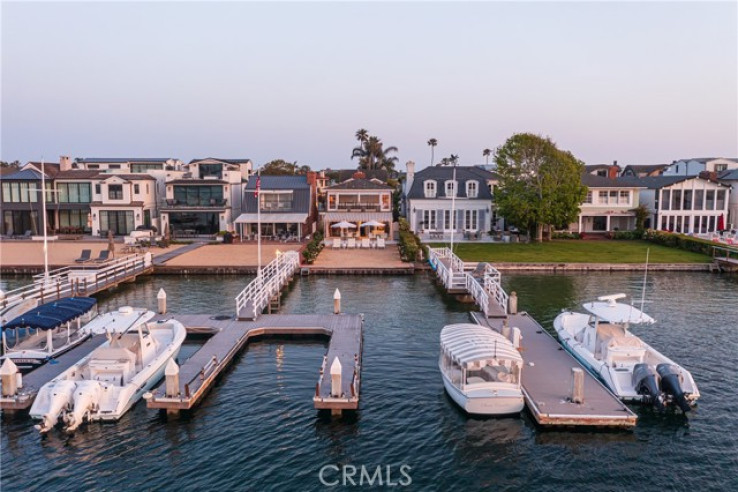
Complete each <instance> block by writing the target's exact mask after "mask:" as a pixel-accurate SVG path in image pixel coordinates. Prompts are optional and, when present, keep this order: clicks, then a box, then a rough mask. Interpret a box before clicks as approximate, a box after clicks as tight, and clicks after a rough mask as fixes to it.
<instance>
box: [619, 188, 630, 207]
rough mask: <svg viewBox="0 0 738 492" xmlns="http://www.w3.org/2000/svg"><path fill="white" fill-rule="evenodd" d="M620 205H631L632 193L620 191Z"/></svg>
mask: <svg viewBox="0 0 738 492" xmlns="http://www.w3.org/2000/svg"><path fill="white" fill-rule="evenodd" d="M618 204H620V205H630V191H625V190H620V195H619V197H618Z"/></svg>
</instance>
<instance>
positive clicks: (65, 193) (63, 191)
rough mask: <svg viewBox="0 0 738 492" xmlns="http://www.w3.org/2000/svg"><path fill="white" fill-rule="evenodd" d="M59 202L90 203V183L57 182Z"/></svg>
mask: <svg viewBox="0 0 738 492" xmlns="http://www.w3.org/2000/svg"><path fill="white" fill-rule="evenodd" d="M56 189H57V191H58V192H59V203H90V202H91V201H92V196H91V191H92V185H91V184H90V183H57V184H56Z"/></svg>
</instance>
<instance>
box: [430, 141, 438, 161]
mask: <svg viewBox="0 0 738 492" xmlns="http://www.w3.org/2000/svg"><path fill="white" fill-rule="evenodd" d="M428 145H429V146H430V148H431V166H432V165H433V152H434V150H435V148H436V145H438V140H436V139H435V138H431V139H430V140H428Z"/></svg>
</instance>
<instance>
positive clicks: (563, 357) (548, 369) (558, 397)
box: [471, 312, 637, 429]
mask: <svg viewBox="0 0 738 492" xmlns="http://www.w3.org/2000/svg"><path fill="white" fill-rule="evenodd" d="M471 316H472V318H473V319H474V321H475V322H476V323H477V324H480V325H482V326H487V327H489V328H492V329H493V330H496V331H500V332H501V331H502V327H503V324H504V323H505V320H504V319H499V318H491V319H490V318H487V317H486V316H485V315H484V314H483V313H472V314H471ZM507 323H508V326H509V327H510V328H511V329H512V328H514V327H517V328H519V329H520V334H521V335H522V340H521V342H520V352H521V354H522V356H523V361H524V364H523V371H522V375H521V378H522V387H523V395H524V397H525V404H526V406H527V407H528V410H529V411H530V413H531V415H533V418H534V419H535V421H536V422H537V423H538V424H539V425H540V426H542V427H580V426H590V427H599V428H604V427H609V428H621V429H630V428H633V427H634V426H635V425H636V420H637V416H636V414H635V413H633V412H632V411H631V410H630V409H629V408H628V407H627V406H626V405H625V403H623V402H622V401H620V399H619V398H618V397H617V396H615V395H614V394H613V393H612V392H611V391H610V390H609V389H607V388H606V387H605V386H604V385H603V384H602V383H601V382H600V381H599V380H598V379H597V378H595V377H594V376H592V374H590V373H589V371H587V370H586V369H585V368H584V367H583V366H582V365H581V364H580V363H579V361H578V360H576V359H575V358H574V357H573V356H572V355H571V354H569V353H568V352H567V351H566V350H564V348H563V346H562V345H561V344H560V343H559V342H558V341H557V340H556V339H555V338H554V337H553V336H551V334H549V333H548V332H547V331H546V330H544V329H543V327H542V326H541V325H539V324H538V322H537V321H536V320H535V319H533V318H532V317H531V316H529V315H528V314H527V313H525V312H521V313H518V314H511V315H509V316H508V318H507ZM573 368H578V369H581V370H582V372H583V373H584V386H583V388H584V398H583V401H582V403H575V402H573V401H572V400H571V395H572V379H573V377H572V369H573Z"/></svg>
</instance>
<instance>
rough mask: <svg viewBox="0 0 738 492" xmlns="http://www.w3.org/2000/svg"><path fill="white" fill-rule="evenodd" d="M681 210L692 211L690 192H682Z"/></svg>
mask: <svg viewBox="0 0 738 492" xmlns="http://www.w3.org/2000/svg"><path fill="white" fill-rule="evenodd" d="M682 210H692V190H684V196H683V200H682ZM685 230H686V228H685Z"/></svg>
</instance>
